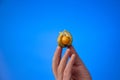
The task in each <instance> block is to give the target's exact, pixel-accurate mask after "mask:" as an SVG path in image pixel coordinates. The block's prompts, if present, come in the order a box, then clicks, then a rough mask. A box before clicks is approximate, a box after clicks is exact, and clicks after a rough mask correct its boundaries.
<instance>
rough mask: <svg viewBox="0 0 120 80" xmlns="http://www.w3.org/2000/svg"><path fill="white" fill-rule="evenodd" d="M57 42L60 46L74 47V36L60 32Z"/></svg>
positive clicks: (66, 32)
mask: <svg viewBox="0 0 120 80" xmlns="http://www.w3.org/2000/svg"><path fill="white" fill-rule="evenodd" d="M57 41H58V45H59V46H61V47H68V46H70V45H72V36H71V34H70V33H69V32H68V31H66V30H64V31H63V32H60V34H59V36H58V39H57Z"/></svg>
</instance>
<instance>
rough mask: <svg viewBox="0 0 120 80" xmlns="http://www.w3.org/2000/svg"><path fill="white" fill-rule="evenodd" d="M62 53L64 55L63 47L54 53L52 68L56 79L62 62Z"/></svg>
mask: <svg viewBox="0 0 120 80" xmlns="http://www.w3.org/2000/svg"><path fill="white" fill-rule="evenodd" d="M61 53H62V47H60V46H58V47H57V49H56V51H55V53H54V56H53V62H52V68H53V73H54V74H55V77H56V76H57V68H58V65H59V62H60V58H61Z"/></svg>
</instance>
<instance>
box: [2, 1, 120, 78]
mask: <svg viewBox="0 0 120 80" xmlns="http://www.w3.org/2000/svg"><path fill="white" fill-rule="evenodd" d="M64 29H66V30H68V31H70V32H71V34H72V36H73V46H74V47H75V49H76V51H77V52H78V54H79V56H80V57H81V59H82V60H83V62H84V63H85V65H86V67H87V68H88V70H89V71H90V73H91V76H92V78H93V80H120V35H119V34H120V1H119V0H0V80H54V76H53V74H52V69H51V64H52V57H53V54H54V51H55V49H56V46H57V36H58V33H59V32H60V31H63V30H64ZM63 54H64V53H63Z"/></svg>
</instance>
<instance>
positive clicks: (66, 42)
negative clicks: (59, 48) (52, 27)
mask: <svg viewBox="0 0 120 80" xmlns="http://www.w3.org/2000/svg"><path fill="white" fill-rule="evenodd" d="M61 41H62V43H63V44H64V45H67V44H68V43H69V42H70V39H69V37H67V36H63V37H62V39H61Z"/></svg>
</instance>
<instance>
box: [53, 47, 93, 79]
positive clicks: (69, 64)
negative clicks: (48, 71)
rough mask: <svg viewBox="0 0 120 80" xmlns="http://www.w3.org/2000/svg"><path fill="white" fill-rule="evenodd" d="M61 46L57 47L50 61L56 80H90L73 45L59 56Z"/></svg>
mask: <svg viewBox="0 0 120 80" xmlns="http://www.w3.org/2000/svg"><path fill="white" fill-rule="evenodd" d="M61 53H62V48H61V47H60V46H58V47H57V49H56V51H55V53H54V57H53V63H52V70H53V73H54V76H55V79H56V80H92V79H91V76H90V74H89V71H88V70H87V69H86V67H85V65H84V64H83V62H82V60H81V59H80V57H79V56H78V54H77V53H76V51H75V49H74V48H73V46H70V47H69V48H67V50H66V52H65V54H64V56H63V57H62V58H61ZM68 58H70V59H69V60H68Z"/></svg>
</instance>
